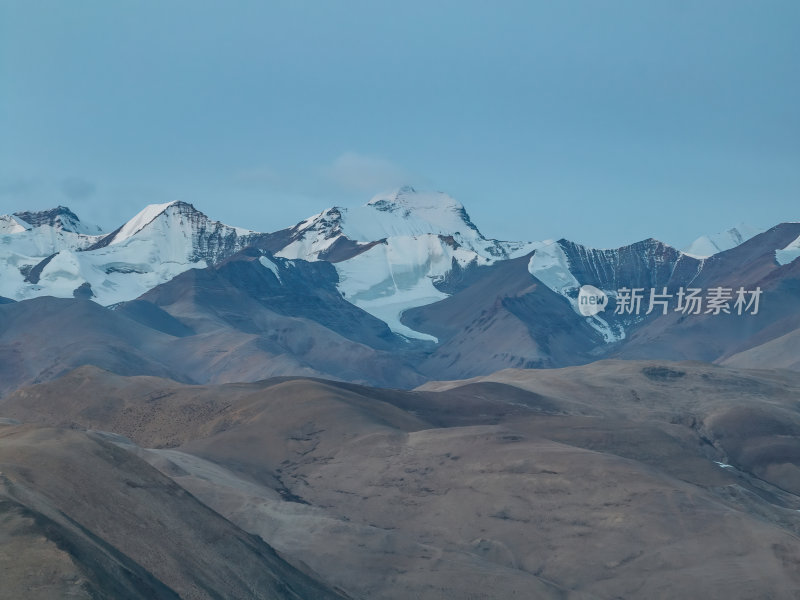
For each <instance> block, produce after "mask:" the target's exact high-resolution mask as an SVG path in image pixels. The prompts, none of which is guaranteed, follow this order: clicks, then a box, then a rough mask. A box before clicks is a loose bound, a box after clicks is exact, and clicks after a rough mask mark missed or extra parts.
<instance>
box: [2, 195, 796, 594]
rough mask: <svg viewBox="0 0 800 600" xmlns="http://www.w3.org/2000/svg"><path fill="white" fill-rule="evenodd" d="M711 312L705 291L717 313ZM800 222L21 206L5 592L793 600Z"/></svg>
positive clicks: (14, 267)
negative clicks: (640, 235) (658, 228)
mask: <svg viewBox="0 0 800 600" xmlns="http://www.w3.org/2000/svg"><path fill="white" fill-rule="evenodd" d="M698 303H699V304H698ZM799 393H800V223H791V222H787V223H780V224H777V225H776V226H775V227H772V228H770V229H768V230H764V231H755V230H750V229H747V228H746V227H743V226H739V227H737V228H735V229H733V230H730V231H728V232H725V233H724V234H715V235H709V236H704V237H702V238H700V239H699V240H698V241H696V242H695V243H693V244H692V245H691V246H690V247H688V248H686V249H684V250H679V249H676V248H673V247H671V246H670V245H668V244H665V243H663V242H661V241H658V240H655V239H651V238H648V239H644V240H642V241H640V242H637V243H634V244H630V245H627V246H623V247H620V248H615V249H598V248H590V247H587V246H584V245H582V244H579V243H576V242H574V241H570V240H566V239H558V240H543V241H522V242H506V241H500V240H493V239H489V238H486V237H485V236H484V235H483V234H481V232H480V230H479V229H478V227H477V226H476V225H475V224H474V223H473V222H472V220H471V219H470V217H469V215H468V213H467V211H466V210H465V209H464V207H463V206H462V205H461V204H460V203H458V202H457V201H456V200H454V199H453V198H451V197H450V196H447V195H446V194H442V193H428V192H417V191H415V190H414V189H412V188H401V189H399V190H396V191H394V192H391V193H388V194H381V195H379V196H376V197H375V198H373V199H372V200H371V201H370V202H368V203H367V204H366V205H364V206H361V207H357V208H349V209H347V208H336V207H334V208H330V209H328V210H325V211H323V212H322V213H320V214H318V215H315V216H313V217H310V218H309V219H306V220H305V221H302V222H301V223H298V224H297V225H294V226H292V227H288V228H284V229H280V230H277V231H274V232H258V231H253V230H250V229H244V228H238V227H231V226H228V225H225V224H222V223H219V222H216V221H213V220H211V219H210V218H209V217H207V216H206V215H204V214H203V213H202V212H200V211H199V210H197V209H196V208H195V207H194V206H192V205H191V204H188V203H185V202H172V203H168V204H162V205H153V206H148V207H146V208H145V209H144V210H143V211H142V212H140V213H139V214H138V215H136V216H135V217H134V218H133V219H131V220H129V221H128V222H126V223H124V224H123V225H122V226H120V227H119V228H117V229H116V230H114V231H112V232H110V233H104V232H102V231H101V230H100V229H99V228H98V227H96V226H93V225H91V224H87V223H85V222H83V221H81V220H80V219H79V217H78V216H77V215H76V214H75V213H74V212H73V211H71V210H70V209H68V208H65V207H58V208H55V209H52V210H48V211H41V212H36V211H30V210H26V211H21V212H17V213H14V214H12V215H6V216H2V217H0V573H2V578H1V579H0V598H26V599H32V600H34V599H35V600H55V599H58V598H65V597H75V598H86V599H87V600H88V599H93V598H103V599H105V598H109V599H111V598H114V599H118V598H125V599H131V600H145V599H148V600H149V599H152V598H186V599H198V600H201V599H202V600H206V599H209V600H210V599H215V598H237V599H238V598H253V599H266V598H270V599H272V598H275V599H284V598H285V599H287V600H289V599H294V600H299V599H305V600H317V599H328V598H329V599H331V600H333V599H345V598H360V599H367V598H369V599H379V600H403V599H405V598H420V599H421V600H456V599H457V600H462V599H464V598H471V599H474V600H490V599H495V598H553V599H556V598H558V599H565V598H566V599H569V600H588V599H597V598H602V599H604V600H605V599H608V600H612V599H614V598H647V599H650V598H694V597H720V598H781V599H782V598H787V599H788V598H793V597H795V596H796V590H797V589H800V577H799V576H798V573H800V543H798V536H800V517H798V515H800V441H798V440H800V411H798V404H797V398H798V394H799Z"/></svg>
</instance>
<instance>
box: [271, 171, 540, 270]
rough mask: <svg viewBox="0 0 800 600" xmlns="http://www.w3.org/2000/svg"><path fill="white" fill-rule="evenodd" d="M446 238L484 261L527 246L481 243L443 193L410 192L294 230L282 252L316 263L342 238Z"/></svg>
mask: <svg viewBox="0 0 800 600" xmlns="http://www.w3.org/2000/svg"><path fill="white" fill-rule="evenodd" d="M426 235H433V236H443V237H445V238H448V239H449V240H450V243H451V245H455V246H459V247H465V248H466V249H468V250H469V251H471V252H473V253H475V254H477V255H478V256H480V257H482V258H484V259H489V260H491V259H495V258H508V256H509V254H510V253H513V252H516V251H518V250H520V249H521V248H522V247H523V246H524V244H515V243H507V242H499V241H497V240H491V239H487V238H485V237H483V235H482V234H481V232H480V231H478V228H477V227H476V226H475V225H474V224H473V223H472V221H471V220H470V218H469V215H468V214H467V211H466V210H465V209H464V206H463V205H462V204H461V203H460V202H458V201H456V200H455V199H454V198H452V197H451V196H449V195H447V194H445V193H442V192H419V191H417V190H415V189H414V188H412V187H410V186H405V187H401V188H399V189H397V190H395V191H393V192H389V193H385V194H378V195H377V196H375V197H374V198H372V199H371V200H370V201H369V202H367V203H366V204H364V205H363V206H358V207H355V208H342V207H336V206H335V207H333V208H329V209H327V210H325V211H323V212H321V213H319V214H318V215H314V216H313V217H310V218H308V219H306V220H305V221H303V222H301V223H298V224H297V225H296V226H295V227H294V228H292V230H291V239H292V241H291V243H290V244H288V245H287V246H286V247H285V248H283V249H282V250H281V255H282V256H285V257H287V258H303V259H306V260H315V259H320V258H325V253H326V251H327V250H329V249H330V248H331V247H332V246H333V245H334V244H335V243H336V242H337V240H339V239H340V238H345V239H347V240H349V241H350V242H354V243H356V244H373V243H375V242H384V241H385V240H388V239H391V238H401V237H411V238H419V237H421V236H426Z"/></svg>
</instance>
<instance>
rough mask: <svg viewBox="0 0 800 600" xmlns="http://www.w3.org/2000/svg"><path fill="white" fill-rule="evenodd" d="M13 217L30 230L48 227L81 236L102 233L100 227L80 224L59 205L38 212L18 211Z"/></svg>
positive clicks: (71, 213) (67, 210) (75, 216)
mask: <svg viewBox="0 0 800 600" xmlns="http://www.w3.org/2000/svg"><path fill="white" fill-rule="evenodd" d="M13 217H14V218H15V220H16V221H17V222H18V223H19V224H20V225H22V226H25V225H27V226H28V227H30V228H34V227H43V226H48V227H52V228H54V229H59V230H61V231H68V232H71V233H79V234H83V235H99V234H101V233H102V230H101V229H100V227H98V226H96V225H89V224H87V223H84V222H82V221H81V220H80V218H79V217H78V215H76V214H75V213H74V212H72V210H70V209H69V208H68V207H66V206H60V205H59V206H57V207H55V208H50V209H47V210H39V211H20V212H16V213H14V215H13Z"/></svg>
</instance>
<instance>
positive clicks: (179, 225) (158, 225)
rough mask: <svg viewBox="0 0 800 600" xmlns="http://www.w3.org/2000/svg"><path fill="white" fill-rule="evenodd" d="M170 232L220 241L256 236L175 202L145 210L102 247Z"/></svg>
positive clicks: (114, 233)
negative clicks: (212, 236) (228, 238)
mask: <svg viewBox="0 0 800 600" xmlns="http://www.w3.org/2000/svg"><path fill="white" fill-rule="evenodd" d="M168 231H172V232H173V233H174V232H178V231H180V232H182V233H183V234H184V236H186V235H199V236H202V235H204V234H209V235H216V236H221V237H228V236H234V237H235V236H248V235H252V234H254V233H255V232H254V231H250V230H249V229H242V228H239V227H230V226H228V225H225V224H224V223H220V222H219V221H212V220H211V219H209V218H208V217H207V216H206V215H205V214H203V213H202V212H200V211H199V210H197V209H196V208H195V207H194V206H193V205H192V204H189V203H188V202H183V201H181V200H175V201H173V202H167V203H165V204H150V205H148V206H146V207H145V208H144V209H143V210H141V211H140V212H139V213H138V214H136V215H135V216H134V217H133V218H132V219H130V220H129V221H128V222H127V223H125V224H124V225H123V226H122V227H120V228H119V229H117V230H116V231H114V232H113V233H111V234H109V235H108V237H107V238H105V239H104V240H103V245H105V246H110V245H114V244H121V243H123V242H126V241H127V240H130V239H131V238H133V237H135V236H138V235H142V234H146V235H148V236H152V235H158V234H163V233H166V232H168Z"/></svg>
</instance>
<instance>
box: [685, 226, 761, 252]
mask: <svg viewBox="0 0 800 600" xmlns="http://www.w3.org/2000/svg"><path fill="white" fill-rule="evenodd" d="M762 232H763V229H758V228H756V227H753V226H751V225H748V224H746V223H742V224H740V225H737V226H736V227H732V228H730V229H728V230H727V231H721V232H719V233H714V234H711V235H702V236H700V237H699V238H697V239H696V240H695V241H693V242H692V243H691V244H689V245H688V246H686V247H685V248H683V250H681V251H682V252H683V253H684V254H688V255H689V256H693V257H694V258H708V257H709V256H713V255H714V254H717V253H718V252H724V251H725V250H730V249H731V248H735V247H736V246H738V245H739V244H742V243H744V242H746V241H747V240H749V239H750V238H752V237H753V236H755V235H758V234H759V233H762Z"/></svg>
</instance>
